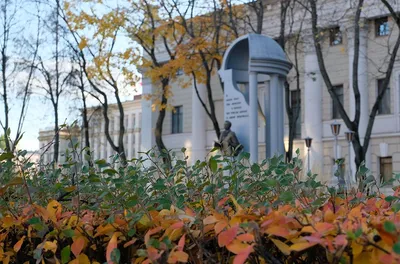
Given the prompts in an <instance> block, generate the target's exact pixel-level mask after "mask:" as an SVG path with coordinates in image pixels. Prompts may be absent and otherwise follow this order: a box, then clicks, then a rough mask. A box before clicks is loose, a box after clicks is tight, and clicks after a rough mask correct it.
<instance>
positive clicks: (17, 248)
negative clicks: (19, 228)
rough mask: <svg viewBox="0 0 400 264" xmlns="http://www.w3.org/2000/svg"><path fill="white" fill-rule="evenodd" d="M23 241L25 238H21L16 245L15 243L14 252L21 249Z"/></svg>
mask: <svg viewBox="0 0 400 264" xmlns="http://www.w3.org/2000/svg"><path fill="white" fill-rule="evenodd" d="M24 239H25V236H23V237H21V239H20V240H19V241H18V242H17V243H15V245H14V251H15V252H18V251H19V250H20V249H21V246H22V244H23V243H24Z"/></svg>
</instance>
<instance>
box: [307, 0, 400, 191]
mask: <svg viewBox="0 0 400 264" xmlns="http://www.w3.org/2000/svg"><path fill="white" fill-rule="evenodd" d="M381 3H383V5H384V6H385V7H386V8H387V10H388V12H389V13H390V15H391V17H392V18H393V19H394V21H395V24H396V26H397V28H399V29H400V16H399V14H398V13H397V12H396V11H395V10H394V7H393V6H392V5H391V4H390V3H389V2H388V1H386V0H381ZM308 4H309V8H307V10H309V12H310V13H311V24H312V33H313V39H314V45H315V49H316V54H317V58H318V65H319V68H320V70H321V75H322V78H323V80H324V82H325V85H326V87H327V90H328V92H329V95H330V96H331V98H332V100H333V102H334V103H335V104H336V105H337V106H338V109H339V113H340V116H341V118H342V119H343V121H344V123H345V125H346V126H347V128H348V129H349V130H351V131H354V132H355V136H354V141H353V149H354V152H355V164H356V167H357V170H358V169H359V168H360V166H361V164H362V163H363V162H364V161H365V157H366V153H367V151H368V147H369V142H370V139H371V133H372V128H373V125H374V122H375V117H376V114H377V112H378V110H379V105H380V104H381V102H382V98H383V95H384V93H385V91H386V90H387V87H388V85H389V82H390V78H391V76H392V72H393V67H394V64H395V61H396V57H397V53H398V50H399V47H400V34H397V36H395V37H394V38H395V43H394V44H392V45H388V60H385V64H384V65H385V66H386V70H385V71H384V72H385V77H384V79H383V85H382V89H380V91H379V93H378V96H377V97H376V99H375V102H374V105H373V107H372V109H371V111H370V113H369V119H368V124H367V127H366V131H365V132H364V134H361V131H360V117H361V94H360V88H364V87H360V83H359V71H360V69H359V67H360V65H359V61H360V27H361V25H362V24H363V22H362V19H361V17H362V16H361V15H362V12H363V7H364V0H358V1H357V3H356V5H355V7H354V8H352V9H350V10H348V12H351V13H352V14H353V17H352V20H351V21H352V22H351V23H352V26H353V27H354V33H353V35H352V36H351V37H352V38H353V41H354V56H353V64H352V76H351V77H352V80H353V82H352V84H351V86H352V89H353V93H354V102H355V113H354V117H353V118H352V117H350V116H349V114H348V113H347V112H346V110H345V109H344V106H343V104H342V103H341V102H340V100H339V98H338V96H337V95H336V93H335V91H334V87H333V85H332V81H331V78H330V76H329V73H328V71H327V69H326V65H325V61H324V56H323V51H322V41H323V37H322V36H323V34H322V32H323V29H322V28H320V27H319V24H318V21H319V12H318V11H319V10H318V2H317V0H308ZM349 34H350V33H349ZM362 138H364V140H363V142H362V140H361V139H362ZM360 188H362V185H361V181H360Z"/></svg>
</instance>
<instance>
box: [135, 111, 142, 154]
mask: <svg viewBox="0 0 400 264" xmlns="http://www.w3.org/2000/svg"><path fill="white" fill-rule="evenodd" d="M135 115H136V116H135V124H134V131H135V132H134V133H135V151H134V152H133V155H134V156H135V158H139V156H140V154H139V152H141V148H140V146H141V142H140V136H141V119H140V113H136V114H135Z"/></svg>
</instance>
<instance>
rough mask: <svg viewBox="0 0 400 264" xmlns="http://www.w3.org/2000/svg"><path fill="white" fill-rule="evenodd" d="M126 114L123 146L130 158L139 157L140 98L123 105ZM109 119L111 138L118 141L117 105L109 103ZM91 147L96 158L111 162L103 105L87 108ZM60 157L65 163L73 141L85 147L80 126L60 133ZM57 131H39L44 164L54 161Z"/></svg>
mask: <svg viewBox="0 0 400 264" xmlns="http://www.w3.org/2000/svg"><path fill="white" fill-rule="evenodd" d="M123 107H124V115H125V122H124V125H125V135H124V147H125V151H126V155H127V158H128V159H131V158H137V157H139V152H140V149H141V144H140V142H141V135H140V131H141V129H140V127H141V96H140V95H139V96H134V100H131V101H126V102H123ZM108 117H109V119H110V126H109V127H110V136H111V137H112V139H113V140H114V142H117V140H118V132H119V111H118V108H117V105H116V104H110V105H109V109H108ZM88 119H89V138H90V148H91V152H92V155H93V158H94V159H105V160H108V159H110V157H111V156H113V155H114V154H115V151H114V150H112V148H111V145H110V144H109V143H108V141H107V140H106V136H105V133H104V118H103V112H102V107H101V106H96V107H91V108H88ZM59 133H60V151H59V152H60V158H59V162H61V163H62V162H64V161H65V153H66V151H67V149H68V150H69V151H71V142H80V143H81V145H82V146H83V145H84V143H83V142H84V131H83V130H81V128H80V127H78V126H76V127H73V128H69V127H65V128H62V129H61V130H60V132H59ZM52 142H54V130H53V129H45V130H41V131H40V132H39V146H40V150H41V153H42V154H41V162H42V163H44V164H47V163H49V162H51V161H52V160H53V153H54V152H53V145H52Z"/></svg>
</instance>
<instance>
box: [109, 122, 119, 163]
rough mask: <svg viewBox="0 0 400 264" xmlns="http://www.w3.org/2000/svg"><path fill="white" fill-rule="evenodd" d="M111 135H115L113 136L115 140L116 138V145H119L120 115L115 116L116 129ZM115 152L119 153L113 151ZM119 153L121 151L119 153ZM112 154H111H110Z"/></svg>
mask: <svg viewBox="0 0 400 264" xmlns="http://www.w3.org/2000/svg"><path fill="white" fill-rule="evenodd" d="M110 135H114V136H112V137H113V140H114V144H115V145H116V146H118V145H119V143H118V137H119V116H118V115H115V116H114V129H113V134H110ZM113 154H117V153H113ZM118 154H119V153H118ZM110 156H111V155H110Z"/></svg>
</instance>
